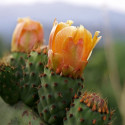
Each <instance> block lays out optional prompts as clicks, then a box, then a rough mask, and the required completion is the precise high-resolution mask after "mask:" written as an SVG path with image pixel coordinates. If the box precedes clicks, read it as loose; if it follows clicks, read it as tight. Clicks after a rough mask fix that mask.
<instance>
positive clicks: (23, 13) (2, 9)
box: [0, 3, 125, 44]
mask: <svg viewBox="0 0 125 125" xmlns="http://www.w3.org/2000/svg"><path fill="white" fill-rule="evenodd" d="M27 16H29V17H31V18H33V19H34V20H38V21H40V22H41V23H42V24H43V27H44V31H45V40H46V43H47V42H48V36H49V33H50V31H51V27H52V24H53V21H54V19H55V18H57V20H58V21H59V22H60V21H66V20H69V19H71V20H73V21H74V25H76V26H79V25H80V24H82V25H84V26H85V27H86V28H87V29H89V30H90V31H91V32H92V33H93V34H94V32H95V31H97V30H99V31H101V35H102V36H104V35H103V34H104V31H103V29H104V22H105V20H106V18H105V17H104V7H100V8H94V7H90V6H75V5H70V4H66V3H50V4H41V3H36V4H33V5H6V6H5V5H4V6H0V35H1V36H2V38H3V40H4V41H5V42H9V43H10V42H11V36H12V33H13V30H14V28H15V26H16V23H17V18H18V17H27ZM108 17H109V23H110V24H109V25H110V28H111V31H112V35H113V37H115V38H117V39H120V40H123V39H125V35H124V34H125V28H124V27H125V23H124V22H125V14H124V13H118V12H115V11H112V10H108ZM101 43H102V42H100V44H101Z"/></svg>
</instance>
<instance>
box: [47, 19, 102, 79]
mask: <svg viewBox="0 0 125 125" xmlns="http://www.w3.org/2000/svg"><path fill="white" fill-rule="evenodd" d="M72 23H73V22H72V21H67V22H66V23H63V22H61V23H59V24H58V23H57V21H56V20H55V22H54V25H53V28H52V31H51V33H50V39H49V52H48V56H49V61H48V64H49V67H50V68H52V69H54V70H55V71H56V72H58V73H62V74H63V75H71V76H73V77H80V76H81V75H82V72H83V70H84V68H85V66H86V64H87V61H88V58H89V56H90V54H91V52H92V50H93V48H94V47H95V45H96V44H97V43H98V41H99V40H100V39H101V37H98V35H99V31H96V32H95V35H94V37H93V38H92V35H91V33H90V32H89V31H88V30H86V29H85V28H84V27H83V26H80V27H75V26H71V25H72Z"/></svg>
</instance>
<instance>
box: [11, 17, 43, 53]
mask: <svg viewBox="0 0 125 125" xmlns="http://www.w3.org/2000/svg"><path fill="white" fill-rule="evenodd" d="M42 44H43V27H42V25H41V24H40V23H39V22H36V21H33V20H31V19H30V18H20V19H18V24H17V26H16V28H15V30H14V33H13V37H12V48H11V51H12V52H14V51H16V52H30V51H31V50H32V49H35V48H37V47H39V46H40V45H42Z"/></svg>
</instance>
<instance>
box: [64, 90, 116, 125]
mask: <svg viewBox="0 0 125 125" xmlns="http://www.w3.org/2000/svg"><path fill="white" fill-rule="evenodd" d="M66 111H67V115H66V117H65V118H64V125H111V124H112V120H111V119H112V115H113V113H114V111H109V109H108V106H107V103H106V101H105V100H104V99H102V98H100V96H99V95H97V94H95V93H87V92H85V93H84V94H83V95H80V96H77V95H75V97H74V99H73V102H72V104H71V106H70V109H68V108H67V110H66Z"/></svg>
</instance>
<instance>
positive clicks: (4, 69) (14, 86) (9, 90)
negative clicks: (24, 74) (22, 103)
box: [0, 64, 19, 105]
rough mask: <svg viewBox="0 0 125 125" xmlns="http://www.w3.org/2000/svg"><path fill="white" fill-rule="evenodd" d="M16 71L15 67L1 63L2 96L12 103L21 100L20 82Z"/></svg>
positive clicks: (0, 85)
mask: <svg viewBox="0 0 125 125" xmlns="http://www.w3.org/2000/svg"><path fill="white" fill-rule="evenodd" d="M16 73H17V72H16V70H15V68H14V67H12V66H10V65H6V64H0V96H1V97H2V98H3V100H4V101H5V102H6V103H9V104H11V105H13V104H15V103H17V102H18V100H19V83H18V80H17V79H16V75H17V74H16Z"/></svg>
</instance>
